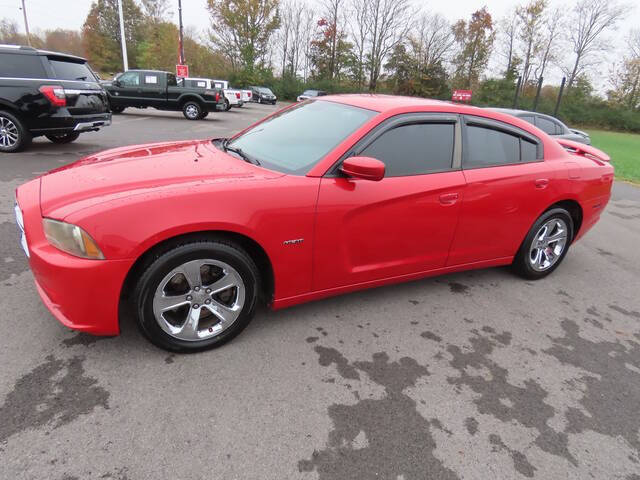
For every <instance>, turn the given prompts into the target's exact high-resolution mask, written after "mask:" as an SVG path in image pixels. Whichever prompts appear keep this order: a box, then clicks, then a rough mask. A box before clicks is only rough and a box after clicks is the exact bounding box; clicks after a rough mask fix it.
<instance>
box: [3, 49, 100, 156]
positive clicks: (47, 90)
mask: <svg viewBox="0 0 640 480" xmlns="http://www.w3.org/2000/svg"><path fill="white" fill-rule="evenodd" d="M110 124H111V113H109V105H108V103H107V97H106V94H105V92H104V90H103V89H102V87H101V86H100V84H99V83H98V79H97V78H96V77H95V76H94V74H93V72H92V71H91V69H90V68H89V66H88V65H87V61H86V60H85V59H84V58H80V57H75V56H72V55H66V54H63V53H56V52H46V51H43V50H36V49H35V48H31V47H22V46H17V45H0V152H3V153H11V152H18V151H20V150H22V149H24V148H25V147H27V146H28V145H29V143H30V142H31V140H32V139H33V138H34V137H39V136H42V135H44V136H46V137H47V138H48V139H49V140H50V141H52V142H53V143H70V142H73V141H75V140H76V139H77V138H78V137H79V136H80V134H81V133H83V132H95V131H98V130H99V129H100V128H102V127H104V126H107V125H110Z"/></svg>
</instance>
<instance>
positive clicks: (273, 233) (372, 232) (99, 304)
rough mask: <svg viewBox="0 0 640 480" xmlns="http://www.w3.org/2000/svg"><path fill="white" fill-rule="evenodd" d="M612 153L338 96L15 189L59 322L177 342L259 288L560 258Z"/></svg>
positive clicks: (226, 336) (235, 314)
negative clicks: (126, 311)
mask: <svg viewBox="0 0 640 480" xmlns="http://www.w3.org/2000/svg"><path fill="white" fill-rule="evenodd" d="M612 182H613V167H612V166H611V165H610V163H609V157H608V156H607V155H606V154H604V153H603V152H601V151H599V150H597V149H595V148H593V147H590V146H587V145H582V144H577V143H573V142H570V141H566V140H561V141H557V140H554V139H552V138H550V137H549V136H547V135H546V134H545V133H544V132H542V131H541V130H539V129H538V128H536V127H535V126H533V125H531V124H529V123H527V122H525V121H522V120H520V119H518V118H515V117H512V116H510V115H507V114H503V113H499V112H494V111H489V110H484V109H480V108H475V107H470V106H464V105H455V104H450V103H445V102H438V101H432V100H425V99H418V98H405V97H393V96H383V95H339V96H325V97H319V98H317V99H314V100H308V101H305V102H302V103H299V104H295V105H292V106H289V107H287V108H284V109H283V110H280V111H279V112H277V113H275V114H274V115H271V116H269V117H267V118H265V119H263V120H261V121H260V122H258V123H256V124H255V125H253V126H251V127H249V128H247V129H246V130H244V131H242V132H240V133H238V134H237V135H235V136H234V137H232V138H228V139H214V140H200V141H182V142H164V143H155V144H150V145H142V146H133V147H124V148H118V149H114V150H108V151H106V152H102V153H99V154H96V155H93V156H90V157H87V158H85V159H82V160H80V161H78V162H76V163H73V164H71V165H68V166H66V167H63V168H60V169H57V170H54V171H52V172H50V173H48V174H46V175H44V176H42V177H40V178H37V179H35V180H32V181H30V182H28V183H26V184H24V185H22V186H20V187H19V188H18V189H17V192H16V207H15V212H16V217H17V222H18V225H19V227H20V229H21V232H22V240H21V241H22V246H23V248H24V250H25V253H26V254H27V256H28V257H29V263H30V265H31V269H32V270H33V274H34V277H35V281H36V286H37V289H38V292H39V293H40V296H41V297H42V300H43V301H44V303H45V304H46V305H47V307H48V308H49V310H51V312H52V313H53V315H54V316H55V317H56V318H57V319H58V320H59V321H60V322H62V323H63V324H64V325H66V326H68V327H69V328H72V329H75V330H81V331H86V332H90V333H93V334H96V335H116V334H118V332H119V318H118V312H119V309H118V306H119V304H120V302H121V301H122V300H123V299H126V300H127V301H130V302H132V305H133V310H134V312H135V317H136V320H137V323H138V325H139V327H140V329H141V330H142V332H143V333H144V334H145V335H146V336H147V337H148V338H149V339H150V340H151V341H152V342H153V343H155V344H156V345H158V346H160V347H162V348H165V349H168V350H174V351H194V350H202V349H207V348H211V347H215V346H219V345H221V344H223V343H224V342H227V341H229V340H230V339H232V338H233V337H234V336H235V335H237V334H238V333H240V332H241V331H242V329H243V328H245V327H246V326H247V324H248V323H249V321H250V320H251V318H252V317H253V315H254V313H255V310H256V305H257V304H258V302H259V301H261V300H262V301H266V302H267V303H268V304H269V305H270V306H271V307H272V308H274V309H278V308H282V307H287V306H290V305H294V304H297V303H301V302H306V301H309V300H314V299H318V298H322V297H327V296H330V295H336V294H340V293H344V292H349V291H353V290H357V289H362V288H368V287H374V286H379V285H385V284H389V283H395V282H401V281H406V280H412V279H416V278H421V277H426V276H430V275H438V274H443V273H448V272H456V271H460V270H467V269H472V268H483V267H491V266H496V265H511V266H512V267H513V269H514V270H515V272H517V273H518V274H520V275H521V276H524V277H525V278H529V279H537V278H542V277H544V276H546V275H548V274H549V273H551V272H552V271H553V270H554V269H555V268H557V267H558V265H559V264H560V263H561V262H562V259H563V258H564V256H565V255H566V254H567V251H568V249H569V246H570V245H571V244H572V243H573V242H575V241H576V240H577V239H579V238H580V237H581V236H582V235H584V233H585V232H586V231H588V230H589V229H590V228H591V227H592V226H593V225H594V224H595V223H596V222H597V221H598V219H599V217H600V214H601V213H602V211H603V209H604V208H605V206H606V204H607V202H608V200H609V197H610V192H611V186H612Z"/></svg>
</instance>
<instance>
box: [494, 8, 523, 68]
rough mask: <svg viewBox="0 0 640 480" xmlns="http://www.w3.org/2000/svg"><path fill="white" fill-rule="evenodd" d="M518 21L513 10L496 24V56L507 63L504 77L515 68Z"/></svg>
mask: <svg viewBox="0 0 640 480" xmlns="http://www.w3.org/2000/svg"><path fill="white" fill-rule="evenodd" d="M519 26H520V19H519V17H518V15H516V12H515V10H512V11H510V12H508V13H507V14H506V15H505V16H504V17H503V18H502V19H501V20H500V22H499V24H498V29H497V30H498V32H497V37H498V50H497V53H498V55H500V56H502V57H504V58H505V59H506V61H507V66H506V68H505V71H504V73H505V76H507V75H509V74H510V73H511V72H512V71H513V70H514V69H515V68H516V67H517V63H518V61H517V58H516V53H515V51H516V42H517V40H518V28H519Z"/></svg>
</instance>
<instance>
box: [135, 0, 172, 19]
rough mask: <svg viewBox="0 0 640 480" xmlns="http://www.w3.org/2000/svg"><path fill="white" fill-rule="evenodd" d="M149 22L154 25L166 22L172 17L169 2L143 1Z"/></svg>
mask: <svg viewBox="0 0 640 480" xmlns="http://www.w3.org/2000/svg"><path fill="white" fill-rule="evenodd" d="M141 3H142V8H143V10H144V13H145V15H146V17H147V21H149V22H152V23H160V22H164V21H165V19H166V18H167V16H169V15H171V13H172V12H171V9H170V8H169V0H141Z"/></svg>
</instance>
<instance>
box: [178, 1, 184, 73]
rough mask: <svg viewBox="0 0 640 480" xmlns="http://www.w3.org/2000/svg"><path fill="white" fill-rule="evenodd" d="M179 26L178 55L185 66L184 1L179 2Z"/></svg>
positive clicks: (181, 63)
mask: <svg viewBox="0 0 640 480" xmlns="http://www.w3.org/2000/svg"><path fill="white" fill-rule="evenodd" d="M178 24H179V25H180V37H179V39H178V43H179V45H178V48H179V50H178V54H179V56H180V62H179V63H180V65H184V38H183V35H182V0H178Z"/></svg>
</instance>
